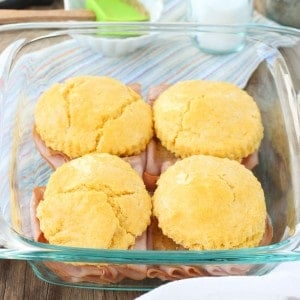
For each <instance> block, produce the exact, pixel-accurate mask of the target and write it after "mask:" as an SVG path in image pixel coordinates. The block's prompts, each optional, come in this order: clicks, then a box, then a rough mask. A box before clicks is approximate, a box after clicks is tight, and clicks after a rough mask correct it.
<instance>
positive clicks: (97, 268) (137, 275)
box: [31, 187, 273, 284]
mask: <svg viewBox="0 0 300 300" xmlns="http://www.w3.org/2000/svg"><path fill="white" fill-rule="evenodd" d="M44 191H45V187H37V188H35V189H34V191H33V197H32V201H31V224H32V234H33V238H34V240H35V241H37V242H42V243H48V241H47V240H46V239H45V237H44V235H43V233H42V231H41V229H40V226H39V220H38V218H37V217H36V208H37V206H38V204H39V202H40V201H41V200H42V199H43V194H44ZM157 230H158V227H157V222H151V225H150V226H149V228H148V230H147V232H144V233H143V235H142V236H140V237H138V238H137V239H136V242H135V245H134V246H133V247H132V248H131V249H130V250H153V249H154V250H158V249H155V247H154V243H153V237H154V235H155V234H156V232H157ZM272 236H273V229H272V225H271V222H270V220H269V218H268V219H267V220H266V230H265V234H264V236H263V239H262V241H261V243H260V245H268V244H270V242H271V240H272ZM173 249H181V250H184V249H183V248H182V247H179V248H173ZM165 250H172V249H171V248H169V249H165ZM44 264H45V266H46V267H47V268H49V269H51V270H52V271H53V272H54V273H55V274H56V275H57V276H59V277H60V278H61V279H63V280H64V281H66V282H73V283H74V282H92V283H101V284H107V283H117V282H119V281H121V280H123V279H125V278H130V279H134V280H142V279H145V278H159V279H160V280H162V281H166V280H177V279H183V278H190V277H199V276H220V275H244V274H246V273H247V272H248V271H249V270H250V269H251V265H217V266H215V265H204V266H203V265H201V266H187V265H180V266H168V265H149V266H147V265H107V264H75V263H73V264H72V263H63V262H44Z"/></svg>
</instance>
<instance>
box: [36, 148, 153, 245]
mask: <svg viewBox="0 0 300 300" xmlns="http://www.w3.org/2000/svg"><path fill="white" fill-rule="evenodd" d="M151 209H152V203H151V197H150V196H149V194H148V193H147V191H146V189H145V186H144V183H143V181H142V179H141V178H140V177H139V176H138V174H137V173H136V172H135V171H134V170H133V169H132V168H131V167H130V165H129V164H128V163H127V162H125V161H124V160H122V159H121V158H119V157H117V156H113V155H110V154H104V153H94V154H88V155H85V156H82V157H80V158H77V159H74V160H72V161H70V162H67V163H65V164H64V165H62V166H61V167H59V168H58V169H57V170H56V171H55V172H54V173H53V174H52V175H51V177H50V180H49V182H48V185H47V187H46V190H45V193H44V199H43V201H41V202H40V204H39V206H38V208H37V217H38V219H39V221H40V228H41V230H42V232H43V233H44V236H45V238H46V239H47V240H48V241H49V243H51V244H56V245H64V246H80V247H93V248H104V249H128V248H129V247H130V246H132V245H133V244H134V242H135V239H136V237H138V236H140V235H141V234H142V233H143V232H144V231H145V230H146V228H147V226H148V225H149V223H150V216H151Z"/></svg>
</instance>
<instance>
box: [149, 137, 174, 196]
mask: <svg viewBox="0 0 300 300" xmlns="http://www.w3.org/2000/svg"><path fill="white" fill-rule="evenodd" d="M177 160H178V158H176V157H175V155H174V154H173V153H171V152H170V151H168V150H167V149H166V148H165V147H164V146H162V144H161V143H160V142H159V140H158V139H156V138H153V139H152V140H151V141H150V143H149V144H148V146H147V149H146V167H145V171H144V174H143V180H144V183H145V185H146V188H147V189H148V191H150V192H153V191H154V190H155V188H156V182H157V180H158V178H159V176H160V174H161V173H162V172H164V171H165V170H166V169H167V168H168V167H169V166H171V165H173V164H174V163H175V162H176V161H177Z"/></svg>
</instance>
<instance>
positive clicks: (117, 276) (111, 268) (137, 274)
mask: <svg viewBox="0 0 300 300" xmlns="http://www.w3.org/2000/svg"><path fill="white" fill-rule="evenodd" d="M44 191H45V187H37V188H35V189H34V191H33V197H32V201H31V210H30V211H31V227H32V234H33V238H34V240H35V241H37V242H42V243H48V241H47V240H46V239H45V237H44V235H43V233H42V231H41V229H40V226H39V225H40V223H39V220H38V218H37V217H36V209H37V206H38V204H39V202H40V201H42V200H43V195H44ZM131 249H132V250H147V233H146V232H144V233H143V234H142V235H141V236H140V237H138V238H137V239H136V243H135V244H134V246H133V247H132V248H131ZM44 264H45V265H46V266H47V267H48V268H49V269H51V270H52V271H53V272H55V274H57V275H58V276H59V277H61V278H62V279H63V280H65V281H68V282H84V281H86V282H95V283H103V284H105V283H117V282H119V281H121V280H122V279H124V278H130V279H134V280H142V279H144V278H145V277H146V274H147V266H146V265H106V264H105V265H100V264H71V263H63V262H44Z"/></svg>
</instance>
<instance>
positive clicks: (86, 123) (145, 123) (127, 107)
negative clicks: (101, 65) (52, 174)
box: [34, 76, 153, 158]
mask: <svg viewBox="0 0 300 300" xmlns="http://www.w3.org/2000/svg"><path fill="white" fill-rule="evenodd" d="M34 116H35V127H36V131H37V133H38V134H39V135H40V137H41V139H42V140H43V141H44V143H45V144H46V146H47V147H49V148H51V149H52V150H56V151H59V152H62V153H63V154H65V155H67V156H68V157H69V158H75V157H79V156H82V155H84V154H87V153H92V152H107V153H111V154H115V155H119V156H128V155H135V154H138V153H140V152H142V151H143V150H144V149H145V148H146V145H147V144H148V142H149V140H150V139H151V137H152V135H153V129H152V110H151V107H150V105H148V104H147V103H145V102H144V101H143V99H142V98H141V96H140V95H139V94H137V93H136V92H135V91H134V90H133V89H131V88H130V87H128V86H126V85H124V84H123V83H121V82H120V81H118V80H115V79H112V78H109V77H98V76H82V77H74V78H71V79H69V80H67V81H66V82H64V83H59V84H55V85H53V86H52V87H51V88H50V89H48V90H47V91H46V92H44V93H43V94H42V95H41V97H40V99H39V101H38V103H37V105H36V109H35V115H34Z"/></svg>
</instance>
